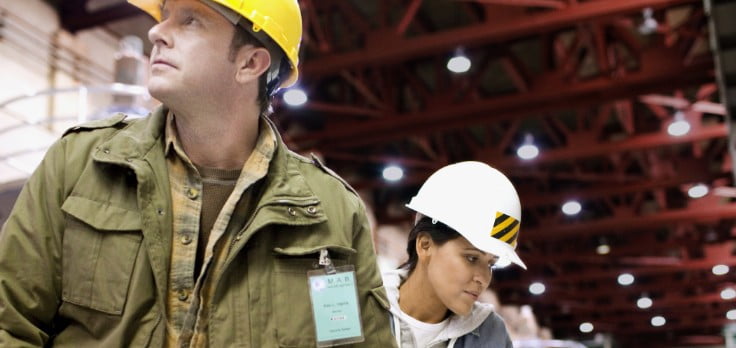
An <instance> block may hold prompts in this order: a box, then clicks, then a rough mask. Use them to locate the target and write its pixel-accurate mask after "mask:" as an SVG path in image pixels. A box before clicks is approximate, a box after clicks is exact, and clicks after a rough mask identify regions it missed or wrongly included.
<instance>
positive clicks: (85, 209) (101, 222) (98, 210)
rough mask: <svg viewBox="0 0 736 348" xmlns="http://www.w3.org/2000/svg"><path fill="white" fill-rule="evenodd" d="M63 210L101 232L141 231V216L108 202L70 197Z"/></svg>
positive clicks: (62, 207)
mask: <svg viewBox="0 0 736 348" xmlns="http://www.w3.org/2000/svg"><path fill="white" fill-rule="evenodd" d="M61 210H63V211H64V212H66V213H67V214H69V215H71V216H73V217H75V218H77V219H78V220H80V221H82V222H84V223H86V224H88V225H90V226H92V227H94V228H96V229H98V230H101V231H135V230H140V229H141V215H140V213H138V212H137V211H132V210H128V209H124V208H120V207H116V206H114V205H110V204H109V203H107V202H97V201H93V200H90V199H87V198H83V197H78V196H70V197H68V198H67V199H66V200H65V201H64V204H63V205H62V206H61Z"/></svg>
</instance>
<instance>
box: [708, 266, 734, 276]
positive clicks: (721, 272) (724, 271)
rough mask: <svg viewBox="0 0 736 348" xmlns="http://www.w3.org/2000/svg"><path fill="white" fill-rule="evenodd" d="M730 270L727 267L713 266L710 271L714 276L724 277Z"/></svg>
mask: <svg viewBox="0 0 736 348" xmlns="http://www.w3.org/2000/svg"><path fill="white" fill-rule="evenodd" d="M730 270H731V268H729V267H728V265H715V266H713V269H712V270H711V271H712V272H713V274H715V275H724V274H727V273H728V272H729V271H730Z"/></svg>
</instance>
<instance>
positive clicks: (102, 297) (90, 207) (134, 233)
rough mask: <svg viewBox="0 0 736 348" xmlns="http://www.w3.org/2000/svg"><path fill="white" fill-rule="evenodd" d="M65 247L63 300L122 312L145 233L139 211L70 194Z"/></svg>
mask: <svg viewBox="0 0 736 348" xmlns="http://www.w3.org/2000/svg"><path fill="white" fill-rule="evenodd" d="M62 210H63V211H64V212H66V213H67V217H66V228H65V230H64V238H63V242H62V244H63V249H62V253H63V254H62V277H61V281H62V293H61V297H62V300H64V301H65V302H69V303H73V304H75V305H79V306H82V307H87V308H91V309H94V310H97V311H100V312H104V313H107V314H113V315H120V314H121V313H122V312H123V308H124V306H125V301H126V298H127V294H128V288H129V286H130V278H131V274H132V272H133V267H134V265H135V260H136V258H137V254H138V252H139V249H140V245H141V241H142V238H143V236H142V234H141V231H140V229H141V221H140V215H139V214H138V212H135V211H131V210H126V209H123V208H119V207H114V206H111V205H109V204H107V203H101V202H95V201H91V200H88V199H86V198H81V197H69V198H67V200H66V201H65V202H64V204H63V206H62Z"/></svg>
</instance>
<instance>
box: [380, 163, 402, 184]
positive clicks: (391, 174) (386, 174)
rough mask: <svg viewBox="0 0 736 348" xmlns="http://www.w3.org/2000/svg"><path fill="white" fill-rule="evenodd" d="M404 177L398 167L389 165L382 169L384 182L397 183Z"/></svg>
mask: <svg viewBox="0 0 736 348" xmlns="http://www.w3.org/2000/svg"><path fill="white" fill-rule="evenodd" d="M403 177H404V170H403V169H401V167H399V166H395V165H390V166H388V167H386V168H384V169H383V178H384V179H386V181H399V180H401V178H403Z"/></svg>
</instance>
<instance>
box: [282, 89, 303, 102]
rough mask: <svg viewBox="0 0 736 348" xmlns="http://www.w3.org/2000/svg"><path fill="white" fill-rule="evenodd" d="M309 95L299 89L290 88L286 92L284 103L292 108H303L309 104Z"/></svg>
mask: <svg viewBox="0 0 736 348" xmlns="http://www.w3.org/2000/svg"><path fill="white" fill-rule="evenodd" d="M308 99H309V98H307V93H304V91H303V90H301V89H299V88H289V89H288V90H287V91H286V92H284V101H285V102H286V104H289V105H291V106H301V105H304V103H306V102H307V100H308Z"/></svg>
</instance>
